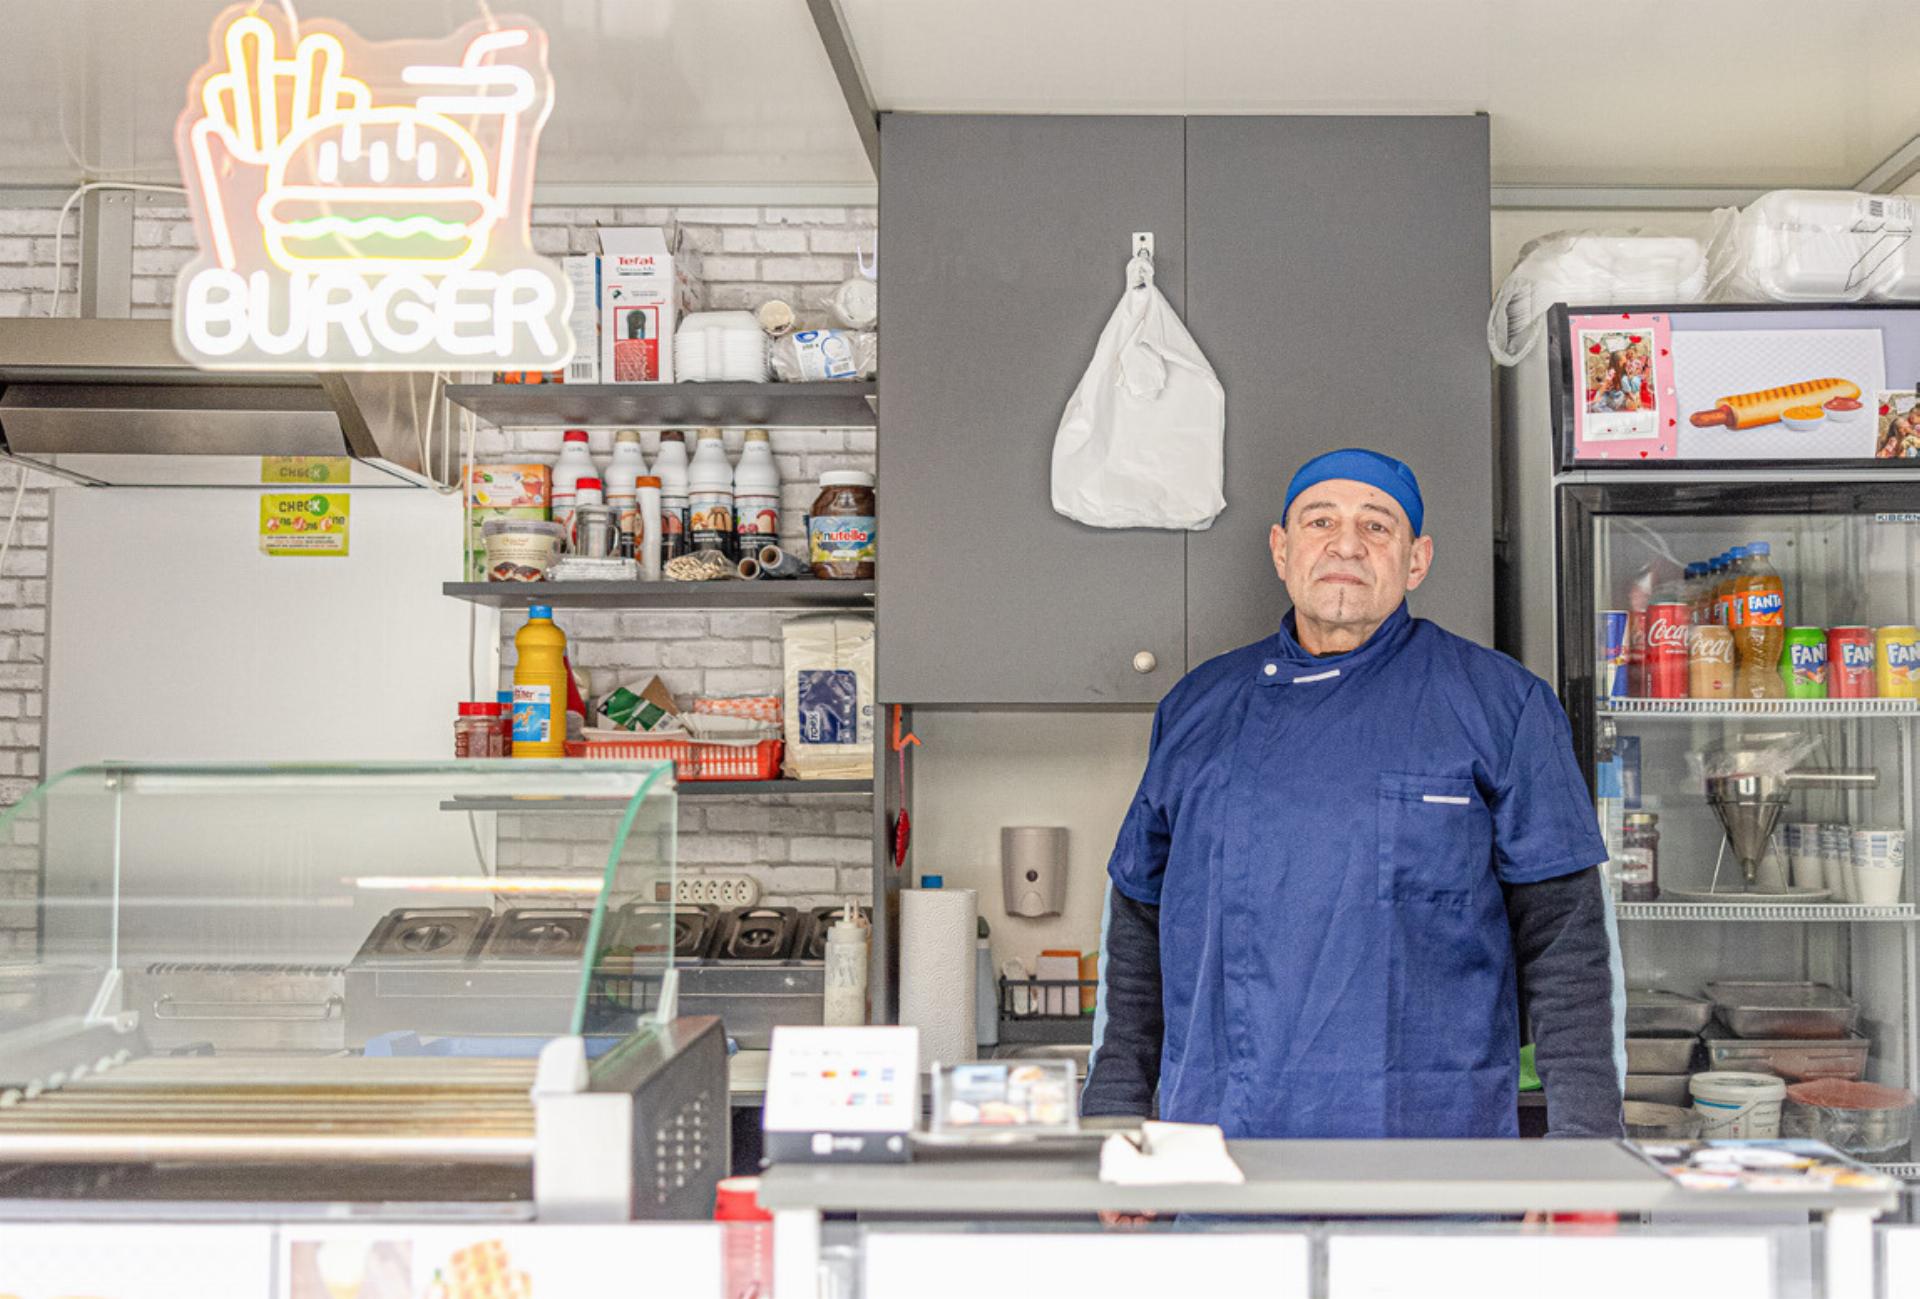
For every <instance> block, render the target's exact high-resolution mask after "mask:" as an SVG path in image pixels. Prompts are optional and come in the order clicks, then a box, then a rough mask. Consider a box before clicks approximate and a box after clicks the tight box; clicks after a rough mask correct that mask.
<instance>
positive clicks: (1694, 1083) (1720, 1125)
mask: <svg viewBox="0 0 1920 1299" xmlns="http://www.w3.org/2000/svg"><path fill="white" fill-rule="evenodd" d="M1687 1091H1688V1092H1689V1093H1690V1094H1691V1095H1692V1096H1693V1109H1694V1112H1695V1113H1696V1114H1698V1115H1699V1116H1700V1119H1701V1125H1702V1130H1701V1133H1700V1135H1701V1136H1702V1137H1703V1138H1705V1139H1707V1140H1709V1141H1713V1140H1727V1139H1731V1140H1735V1141H1772V1140H1775V1139H1777V1138H1778V1137H1779V1136H1780V1110H1781V1107H1782V1106H1783V1105H1785V1104H1786V1100H1787V1084H1786V1083H1785V1081H1783V1080H1782V1079H1779V1078H1775V1077H1774V1076H1773V1075H1772V1074H1765V1073H1723V1072H1719V1071H1715V1072H1710V1073H1697V1074H1695V1075H1694V1076H1693V1077H1692V1078H1690V1079H1688V1080H1687Z"/></svg>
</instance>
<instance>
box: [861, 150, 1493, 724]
mask: <svg viewBox="0 0 1920 1299" xmlns="http://www.w3.org/2000/svg"><path fill="white" fill-rule="evenodd" d="M881 144H882V148H881V167H880V206H881V218H882V219H881V221H880V251H881V261H882V263H883V265H884V266H885V274H883V275H882V276H881V277H880V310H881V318H882V320H883V322H884V334H885V353H886V355H885V360H884V364H883V365H882V366H881V380H880V384H881V389H880V391H881V402H880V411H881V422H882V427H883V433H882V436H881V438H880V441H879V469H880V487H879V499H880V535H881V538H882V542H881V561H880V566H879V623H880V637H879V663H878V668H879V695H880V697H881V698H882V699H885V700H889V701H899V702H910V703H918V704H933V705H939V704H973V705H996V704H998V705H1040V706H1060V705H1068V706H1072V705H1096V706H1098V705H1108V706H1111V705H1129V704H1149V703H1153V702H1155V701H1157V700H1158V699H1159V698H1160V697H1161V696H1162V695H1164V694H1165V693H1166V691H1167V690H1168V689H1169V688H1170V687H1171V686H1172V685H1173V684H1174V682H1175V681H1177V680H1178V679H1179V677H1180V675H1181V674H1182V673H1183V672H1184V671H1186V670H1187V669H1188V668H1189V667H1192V666H1196V665H1198V664H1199V663H1200V662H1202V661H1203V660H1204V659H1206V658H1207V657H1210V656H1211V655H1213V654H1216V653H1219V652H1221V651H1223V650H1226V649H1230V648H1232V647H1233V646H1235V645H1240V644H1244V643H1246V642H1248V641H1251V640H1254V639H1257V638H1259V637H1260V636H1262V635H1266V634H1269V633H1270V632H1271V631H1272V629H1273V627H1274V625H1275V623H1276V621H1277V620H1278V618H1279V616H1280V614H1281V613H1282V612H1284V610H1285V608H1286V603H1285V593H1284V591H1283V589H1282V588H1281V587H1280V585H1279V580H1278V578H1277V577H1275V576H1274V573H1273V569H1272V565H1271V562H1270V561H1269V560H1268V559H1267V555H1266V541H1265V538H1266V532H1267V529H1268V527H1269V526H1270V525H1271V524H1272V522H1273V521H1274V518H1275V516H1276V515H1277V514H1278V511H1279V506H1280V502H1281V499H1282V497H1283V495H1284V492H1285V488H1286V481H1287V477H1288V475H1289V474H1291V473H1292V471H1293V469H1294V468H1295V467H1296V466H1297V465H1298V464H1299V463H1300V461H1302V460H1303V459H1305V458H1306V457H1307V456H1310V455H1312V454H1315V453H1316V452H1319V451H1322V450H1326V449H1329V448H1331V447H1335V446H1341V445H1348V444H1360V445H1369V446H1375V447H1378V448H1380V449H1382V450H1386V451H1389V452H1392V453H1394V454H1399V455H1402V456H1404V457H1406V458H1408V459H1409V460H1410V461H1411V463H1412V464H1413V465H1414V467H1415V469H1416V470H1417V471H1418V472H1419V473H1420V475H1421V482H1422V486H1423V488H1424V489H1425V491H1426V495H1427V502H1428V518H1429V520H1430V522H1429V525H1428V530H1429V531H1430V532H1433V533H1435V534H1436V537H1437V538H1438V539H1439V543H1440V553H1441V561H1440V563H1439V564H1438V565H1437V566H1436V572H1435V575H1434V577H1433V578H1432V579H1430V581H1429V588H1430V590H1423V591H1422V592H1421V593H1420V595H1419V597H1418V598H1417V603H1416V612H1426V613H1429V614H1433V615H1437V616H1439V617H1441V619H1442V621H1443V622H1444V623H1445V625H1447V626H1448V627H1450V628H1452V629H1453V630H1455V631H1459V632H1461V633H1462V634H1463V635H1469V636H1474V637H1478V638H1485V637H1487V636H1489V635H1490V634H1491V631H1492V577H1491V569H1490V562H1491V531H1490V527H1491V525H1490V522H1489V517H1490V511H1491V499H1492V469H1491V460H1490V457H1491V443H1492V433H1491V426H1492V411H1491V392H1490V379H1489V375H1488V362H1487V359H1486V353H1485V350H1484V346H1483V345H1482V343H1481V341H1480V340H1481V339H1482V338H1483V330H1482V327H1481V322H1482V321H1483V320H1484V318H1485V313H1486V304H1487V283H1488V269H1487V257H1488V251H1487V243H1488V206H1487V134H1486V121H1485V119H1484V118H1469V117H1462V118H1245V117H1243V118H1178V117H1052V116H1049V117H993V116H945V115H925V116H922V115H901V114H889V115H887V116H886V117H885V118H883V119H882V122H881ZM1136 230H1150V231H1152V232H1153V234H1154V240H1155V272H1156V282H1157V283H1158V284H1159V286H1160V288H1161V290H1162V292H1164V293H1165V294H1166V295H1167V298H1168V300H1169V301H1170V302H1171V303H1172V304H1173V306H1174V307H1175V309H1176V310H1179V311H1180V312H1181V313H1182V314H1183V316H1184V317H1185V319H1186V321H1187V323H1188V326H1189V327H1190V328H1191V329H1192V331H1193V333H1194V336H1195V338H1196V339H1197V340H1198V341H1199V343H1200V345H1201V347H1202V348H1203V349H1204V350H1205V351H1206V353H1207V355H1208V357H1209V359H1210V360H1211V361H1212V362H1213V365H1214V367H1215V369H1216V370H1217V371H1218V373H1219V375H1220V378H1221V381H1222V383H1223V384H1224V385H1225V388H1226V393H1227V449H1226V455H1227V482H1226V496H1227V509H1226V512H1225V513H1224V514H1222V515H1221V516H1220V518H1219V519H1218V520H1216V521H1215V523H1214V525H1213V528H1212V529H1211V530H1209V531H1207V532H1199V533H1179V532H1162V531H1146V530H1128V531H1110V530H1105V529H1096V528H1088V527H1085V526H1083V525H1081V524H1078V523H1074V522H1072V521H1070V520H1068V519H1065V518H1062V517H1061V516H1059V515H1057V514H1055V513H1054V512H1053V508H1052V505H1051V496H1050V490H1049V482H1048V479H1049V473H1050V465H1051V458H1052V444H1053V434H1054V429H1055V427H1056V425H1057V424H1058V421H1059V418H1060V414H1061V411H1062V410H1063V409H1064V407H1065V405H1066V400H1067V397H1068V396H1069V395H1070V394H1071V392H1072V390H1073V387H1074V385H1075V384H1076V383H1077V382H1078V381H1079V378H1080V375H1081V374H1082V372H1083V371H1084V370H1085V368H1086V365H1087V362H1088V360H1089V359H1090V357H1091V355H1092V351H1093V344H1094V340H1095V339H1096V338H1097V337H1098V335H1099V331H1100V329H1101V327H1102V326H1103V325H1104V324H1105V322H1106V319H1107V316H1108V314H1109V313H1110V312H1111V311H1112V310H1113V307H1114V304H1115V302H1116V301H1117V300H1118V297H1119V294H1120V290H1121V288H1122V286H1123V282H1124V275H1123V272H1124V264H1125V260H1126V256H1127V250H1128V240H1129V236H1130V235H1131V233H1132V232H1133V231H1136Z"/></svg>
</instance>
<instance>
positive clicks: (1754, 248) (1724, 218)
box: [1707, 189, 1920, 302]
mask: <svg viewBox="0 0 1920 1299" xmlns="http://www.w3.org/2000/svg"><path fill="white" fill-rule="evenodd" d="M1713 216H1714V233H1713V238H1712V240H1711V241H1710V242H1709V244H1708V247H1707V260H1708V264H1709V270H1708V296H1709V297H1710V298H1712V299H1713V300H1714V301H1717V302H1864V301H1868V300H1873V301H1882V302H1915V301H1920V246H1917V245H1916V244H1915V242H1914V238H1913V236H1914V207H1913V203H1912V201H1911V200H1909V199H1906V198H1902V197H1900V196H1898V195H1892V194H1863V193H1859V192H1857V191H1854V190H1815V189H1782V190H1774V191H1773V192H1772V193H1769V194H1762V195H1761V196H1760V197H1759V198H1757V199H1755V200H1754V201H1753V202H1751V203H1749V204H1748V205H1747V206H1746V207H1745V208H1722V209H1720V210H1719V211H1717V212H1715V213H1714V214H1713Z"/></svg>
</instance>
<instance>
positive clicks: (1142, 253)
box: [1127, 230, 1153, 289]
mask: <svg viewBox="0 0 1920 1299" xmlns="http://www.w3.org/2000/svg"><path fill="white" fill-rule="evenodd" d="M1152 283H1153V231H1151V230H1136V231H1134V232H1133V255H1132V256H1131V257H1130V258H1129V259H1128V261H1127V287H1128V288H1129V289H1144V288H1145V287H1147V285H1149V284H1152Z"/></svg>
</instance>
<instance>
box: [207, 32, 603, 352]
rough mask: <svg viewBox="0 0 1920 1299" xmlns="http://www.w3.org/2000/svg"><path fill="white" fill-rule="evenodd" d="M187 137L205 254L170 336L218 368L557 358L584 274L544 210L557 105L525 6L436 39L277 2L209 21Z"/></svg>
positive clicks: (541, 38) (564, 347) (568, 342)
mask: <svg viewBox="0 0 1920 1299" xmlns="http://www.w3.org/2000/svg"><path fill="white" fill-rule="evenodd" d="M211 48H212V54H211V57H210V60H209V62H208V63H207V64H206V65H205V66H203V67H202V68H201V69H200V70H199V72H198V73H197V74H195V76H194V78H193V81H192V83H191V85H190V87H189V89H188V93H187V107H186V110H185V111H184V112H183V113H181V115H180V120H179V123H178V125H177V127H176V129H175V136H174V143H175V147H176V148H177V149H178V151H179V154H180V169H181V173H182V174H183V175H184V176H185V177H186V186H187V197H188V204H189V206H190V207H191V209H192V212H193V220H194V229H195V232H196V233H197V235H198V236H199V242H200V256H199V257H197V258H196V259H195V260H194V261H193V262H191V263H190V264H189V265H188V266H187V267H186V268H185V269H184V270H182V271H181V272H180V278H179V282H178V284H177V285H176V287H175V291H174V317H173V321H174V328H173V332H174V343H175V346H176V347H178V349H179V351H180V354H181V355H182V356H184V357H185V358H186V359H187V360H189V361H192V362H193V363H194V364H196V365H199V366H203V367H205V368H208V369H254V370H258V369H277V370H286V369H302V370H378V369H398V370H432V369H526V370H552V369H559V368H561V367H562V366H564V365H565V364H566V363H567V361H568V360H569V359H570V358H571V356H572V354H573V338H572V335H571V333H570V331H569V330H568V329H567V326H566V319H567V314H568V312H569V310H570V309H571V305H572V292H571V289H570V288H569V286H568V284H567V280H566V277H565V276H564V274H562V272H561V270H560V267H559V266H558V265H556V264H555V263H553V262H552V261H550V260H548V259H546V258H544V257H540V256H537V255H536V254H535V253H534V251H533V246H532V240H531V234H530V230H529V212H530V208H531V205H532V199H533V167H534V154H535V147H536V145H537V142H538V139H539V135H540V129H541V127H542V126H544V125H545V123H546V120H547V116H548V114H549V113H550V112H551V111H552V108H553V77H552V75H551V73H550V72H549V71H548V68H547V41H546V34H545V33H544V32H542V31H541V30H540V29H539V28H537V27H535V26H534V25H533V24H531V23H530V22H527V21H526V20H524V19H510V20H505V21H503V22H501V23H498V24H494V23H490V22H487V21H484V20H481V21H476V22H472V23H469V24H467V25H466V26H465V27H463V28H461V29H460V30H459V31H458V32H456V33H455V34H454V35H453V36H451V37H446V38H441V39H435V40H416V41H393V42H386V43H378V44H376V43H373V42H368V41H363V40H361V39H360V38H359V37H357V36H356V35H355V34H354V33H353V32H351V31H350V30H348V29H347V28H345V27H343V26H341V25H340V24H338V23H333V22H328V21H325V20H306V21H302V22H301V23H300V25H299V27H298V29H297V30H295V29H294V28H293V27H292V25H291V23H290V22H289V20H288V19H287V17H286V15H285V13H284V11H283V10H282V9H281V8H279V7H274V6H249V5H236V6H235V7H233V8H231V9H229V10H227V12H226V13H225V14H224V15H222V16H221V18H220V20H219V21H218V22H217V23H216V24H215V25H214V30H213V36H212V41H211Z"/></svg>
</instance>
